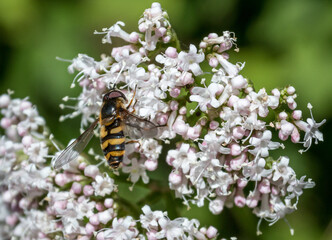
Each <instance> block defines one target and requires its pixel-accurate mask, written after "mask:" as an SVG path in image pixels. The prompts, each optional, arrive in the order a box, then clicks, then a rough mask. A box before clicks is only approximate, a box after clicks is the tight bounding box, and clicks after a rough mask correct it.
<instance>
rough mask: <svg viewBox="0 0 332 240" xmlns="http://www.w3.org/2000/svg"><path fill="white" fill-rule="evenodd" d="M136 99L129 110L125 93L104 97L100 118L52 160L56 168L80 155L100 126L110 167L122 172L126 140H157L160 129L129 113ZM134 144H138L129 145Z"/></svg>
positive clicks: (102, 143)
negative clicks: (121, 166) (143, 138)
mask: <svg viewBox="0 0 332 240" xmlns="http://www.w3.org/2000/svg"><path fill="white" fill-rule="evenodd" d="M134 96H135V93H134ZM133 99H134V97H133ZM133 99H132V100H131V101H130V103H129V105H128V106H127V107H125V103H127V102H128V101H127V98H126V96H125V95H124V94H123V93H122V92H121V91H119V90H115V89H113V90H111V91H109V92H108V93H106V94H105V95H104V96H103V103H102V106H101V110H100V114H99V118H97V119H96V120H95V121H94V122H93V123H92V124H91V125H90V126H89V127H88V129H86V130H85V131H84V132H83V133H82V134H81V135H80V136H79V137H78V138H77V139H76V140H75V141H74V142H73V143H71V144H70V145H69V146H67V147H66V148H65V149H64V150H63V151H62V152H61V153H60V155H58V156H57V157H55V158H54V159H53V160H52V166H53V168H55V169H58V168H60V167H62V166H63V165H65V164H67V163H69V162H70V161H72V160H74V159H76V158H77V157H78V156H79V155H80V153H81V152H82V151H83V150H84V148H85V147H86V146H87V144H88V143H89V141H90V140H91V138H92V136H93V135H94V128H95V127H96V126H97V123H98V122H99V124H100V143H101V149H102V150H103V153H104V156H105V158H106V160H107V162H108V164H109V165H110V167H111V168H113V169H116V168H118V167H119V165H120V163H121V162H122V160H123V156H124V154H125V144H126V142H125V139H126V138H125V136H128V137H130V138H132V139H138V138H141V137H145V138H152V137H155V136H156V135H157V134H158V127H160V126H158V125H156V124H154V123H152V122H150V121H148V120H146V119H143V118H140V117H138V116H136V115H135V114H133V113H131V112H129V111H128V109H129V107H130V105H131V104H132V102H133ZM132 142H137V141H129V142H127V143H132Z"/></svg>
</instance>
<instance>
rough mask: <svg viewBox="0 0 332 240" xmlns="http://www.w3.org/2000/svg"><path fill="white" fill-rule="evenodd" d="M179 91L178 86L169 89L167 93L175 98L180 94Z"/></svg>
mask: <svg viewBox="0 0 332 240" xmlns="http://www.w3.org/2000/svg"><path fill="white" fill-rule="evenodd" d="M180 91H181V90H180V88H173V89H172V90H171V91H170V93H169V95H171V97H173V98H176V97H178V96H179V95H180Z"/></svg>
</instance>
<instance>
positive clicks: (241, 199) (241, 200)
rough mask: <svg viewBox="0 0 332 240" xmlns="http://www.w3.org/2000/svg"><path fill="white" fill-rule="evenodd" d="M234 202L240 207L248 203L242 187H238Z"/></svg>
mask: <svg viewBox="0 0 332 240" xmlns="http://www.w3.org/2000/svg"><path fill="white" fill-rule="evenodd" d="M234 203H235V205H236V206H238V207H244V206H245V205H246V198H245V197H244V194H243V190H242V188H238V189H237V191H236V194H235V197H234Z"/></svg>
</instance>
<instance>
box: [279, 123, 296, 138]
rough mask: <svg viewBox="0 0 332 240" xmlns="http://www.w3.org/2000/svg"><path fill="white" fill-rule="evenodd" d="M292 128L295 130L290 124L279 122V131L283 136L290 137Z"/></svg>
mask: <svg viewBox="0 0 332 240" xmlns="http://www.w3.org/2000/svg"><path fill="white" fill-rule="evenodd" d="M294 128H295V126H294V125H293V124H292V123H290V122H287V121H285V120H282V121H281V127H280V131H281V132H282V134H283V135H287V136H289V135H291V134H292V132H293V130H294Z"/></svg>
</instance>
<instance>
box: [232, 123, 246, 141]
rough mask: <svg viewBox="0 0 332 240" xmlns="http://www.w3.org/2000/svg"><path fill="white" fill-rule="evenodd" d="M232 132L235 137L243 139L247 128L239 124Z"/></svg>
mask: <svg viewBox="0 0 332 240" xmlns="http://www.w3.org/2000/svg"><path fill="white" fill-rule="evenodd" d="M232 133H233V137H234V138H235V139H241V138H243V136H244V135H245V133H246V130H245V129H244V128H243V127H241V126H237V127H234V128H233V130H232Z"/></svg>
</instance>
